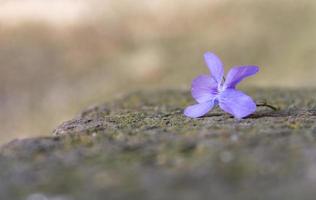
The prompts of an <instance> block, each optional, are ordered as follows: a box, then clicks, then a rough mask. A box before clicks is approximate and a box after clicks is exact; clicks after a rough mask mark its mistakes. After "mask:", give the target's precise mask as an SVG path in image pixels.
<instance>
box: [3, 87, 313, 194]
mask: <svg viewBox="0 0 316 200" xmlns="http://www.w3.org/2000/svg"><path fill="white" fill-rule="evenodd" d="M246 91H247V93H248V94H250V95H251V96H253V97H254V99H255V100H256V101H257V102H262V101H265V102H268V103H269V104H271V105H273V106H275V107H277V108H279V109H278V110H277V111H274V110H272V109H270V108H268V107H259V108H258V110H257V112H256V113H254V114H253V115H251V116H249V117H248V118H246V119H244V120H241V121H237V120H235V119H234V118H232V117H231V116H230V115H228V114H226V113H224V112H222V111H221V110H220V109H218V108H217V109H215V110H213V111H212V112H210V113H209V114H208V115H206V116H205V117H202V118H199V119H190V118H186V117H185V116H183V114H182V110H183V108H184V107H185V106H187V105H189V104H191V103H194V102H193V100H192V98H191V96H190V94H189V93H188V92H185V91H181V90H161V91H157V90H155V91H140V92H134V93H131V94H129V95H126V96H124V97H122V98H119V99H116V100H113V101H112V102H109V103H105V104H103V105H99V106H95V107H91V108H89V109H87V110H85V111H83V112H82V113H81V114H80V115H79V116H77V117H76V118H74V119H72V120H70V121H67V122H64V123H63V124H61V125H60V126H58V127H57V128H56V129H55V130H54V131H53V133H52V136H49V137H41V138H30V139H23V140H14V141H12V142H10V143H8V144H6V145H4V146H2V148H1V153H0V199H1V200H2V199H4V200H6V199H10V200H14V199H31V198H33V197H34V196H37V197H38V196H41V197H42V198H44V199H45V198H46V199H50V200H52V199H56V198H60V199H63V200H86V199H102V200H103V199H110V200H112V199H118V200H120V199H129V200H130V199H137V200H160V199H164V200H165V199H167V200H168V199H172V200H178V199H179V200H196V199H203V200H205V199H212V200H213V199H220V200H225V199H234V200H236V199H237V200H238V199H240V200H245V199H249V200H250V199H251V200H254V199H256V200H257V199H258V200H260V199H287V200H291V199H293V200H294V199H304V200H305V199H307V200H308V199H311V200H312V199H315V196H316V190H315V188H316V90H312V89H310V90H307V89H305V90H281V89H265V90H263V89H248V90H246Z"/></svg>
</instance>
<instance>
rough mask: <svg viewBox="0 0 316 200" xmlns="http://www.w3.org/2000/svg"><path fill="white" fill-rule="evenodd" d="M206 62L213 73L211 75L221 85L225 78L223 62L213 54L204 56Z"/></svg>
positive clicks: (208, 53)
mask: <svg viewBox="0 0 316 200" xmlns="http://www.w3.org/2000/svg"><path fill="white" fill-rule="evenodd" d="M204 60H205V62H206V65H207V67H208V68H209V70H210V71H211V75H212V76H213V77H214V78H215V80H216V82H217V83H218V84H221V82H222V79H223V76H224V68H223V63H222V61H221V60H220V59H219V58H218V57H217V56H216V55H215V54H213V53H211V52H206V53H205V54H204Z"/></svg>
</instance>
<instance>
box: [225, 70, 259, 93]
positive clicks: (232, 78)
mask: <svg viewBox="0 0 316 200" xmlns="http://www.w3.org/2000/svg"><path fill="white" fill-rule="evenodd" d="M258 71H259V67H257V66H239V67H233V68H231V70H229V72H228V74H227V76H226V81H225V83H224V85H225V86H226V87H227V88H235V86H236V85H237V84H238V83H239V82H240V81H242V80H243V79H244V78H246V77H248V76H252V75H254V74H256V73H257V72H258Z"/></svg>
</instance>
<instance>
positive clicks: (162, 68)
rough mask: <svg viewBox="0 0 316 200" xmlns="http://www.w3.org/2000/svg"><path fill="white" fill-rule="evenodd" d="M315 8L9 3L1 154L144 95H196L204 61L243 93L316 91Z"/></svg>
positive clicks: (0, 98)
mask: <svg viewBox="0 0 316 200" xmlns="http://www.w3.org/2000/svg"><path fill="white" fill-rule="evenodd" d="M315 36H316V1H314V0H239V1H235V0H195V1H193V0H192V1H183V0H172V1H170V0H138V1H137V2H136V1H135V0H89V1H87V0H86V1H84V0H54V1H50V0H23V1H21V0H0V144H1V143H5V142H7V141H9V140H12V139H14V138H25V137H30V136H37V135H49V134H50V131H51V130H52V129H53V128H54V127H56V126H57V125H58V124H59V123H61V122H63V121H64V120H68V119H71V118H72V117H73V116H74V115H75V114H77V113H79V112H80V111H81V110H82V109H84V108H86V107H88V106H90V105H93V104H98V103H101V102H104V101H107V100H109V99H111V98H113V97H115V96H117V95H120V94H123V93H126V92H129V91H133V90H136V89H144V88H145V89H156V88H187V89H188V90H189V89H190V83H191V80H192V79H193V78H194V77H195V76H196V75H198V74H201V73H208V70H207V68H206V67H205V65H204V61H203V57H202V56H203V53H204V52H205V51H213V52H215V53H216V54H218V55H219V56H220V57H221V58H222V60H223V61H224V63H225V67H226V70H227V69H229V67H231V66H232V65H234V64H238V65H243V64H255V65H259V66H260V67H261V72H260V73H259V74H258V76H256V77H255V78H251V79H249V80H247V81H245V82H244V83H243V86H245V85H247V86H249V85H250V86H259V87H290V88H299V87H314V86H316V78H315V76H316V38H315Z"/></svg>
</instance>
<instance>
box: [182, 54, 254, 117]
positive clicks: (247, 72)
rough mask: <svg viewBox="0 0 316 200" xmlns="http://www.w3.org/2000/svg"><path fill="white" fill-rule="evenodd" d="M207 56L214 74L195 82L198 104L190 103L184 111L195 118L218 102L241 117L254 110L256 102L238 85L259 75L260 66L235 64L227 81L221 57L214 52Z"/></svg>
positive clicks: (208, 64) (204, 76)
mask: <svg viewBox="0 0 316 200" xmlns="http://www.w3.org/2000/svg"><path fill="white" fill-rule="evenodd" d="M204 59H205V62H206V64H207V66H208V68H209V70H210V71H211V74H210V75H200V76H198V77H197V78H195V79H194V80H193V81H192V89H191V93H192V96H193V98H194V99H195V100H196V101H197V102H198V104H195V105H192V106H188V107H187V108H186V109H185V110H184V114H185V115H186V116H188V117H192V118H197V117H201V116H203V115H205V114H206V113H207V112H209V111H210V110H211V109H212V108H213V107H214V106H215V105H217V104H219V106H220V108H221V109H223V110H224V111H225V112H228V113H230V114H232V115H233V116H234V117H235V118H237V119H242V118H244V117H246V116H248V115H250V114H251V113H253V112H255V111H256V104H255V102H254V101H253V100H252V99H251V97H249V96H247V95H246V94H244V93H243V92H241V91H239V90H236V85H237V84H238V83H239V82H240V81H242V80H243V79H244V78H246V77H248V76H252V75H254V74H256V73H257V72H258V71H259V67H257V66H236V67H233V68H232V69H231V70H230V71H229V72H228V74H227V76H226V80H225V78H224V69H223V63H222V62H221V60H220V59H219V58H218V57H217V56H216V55H215V54H213V53H211V52H206V53H205V54H204Z"/></svg>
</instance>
